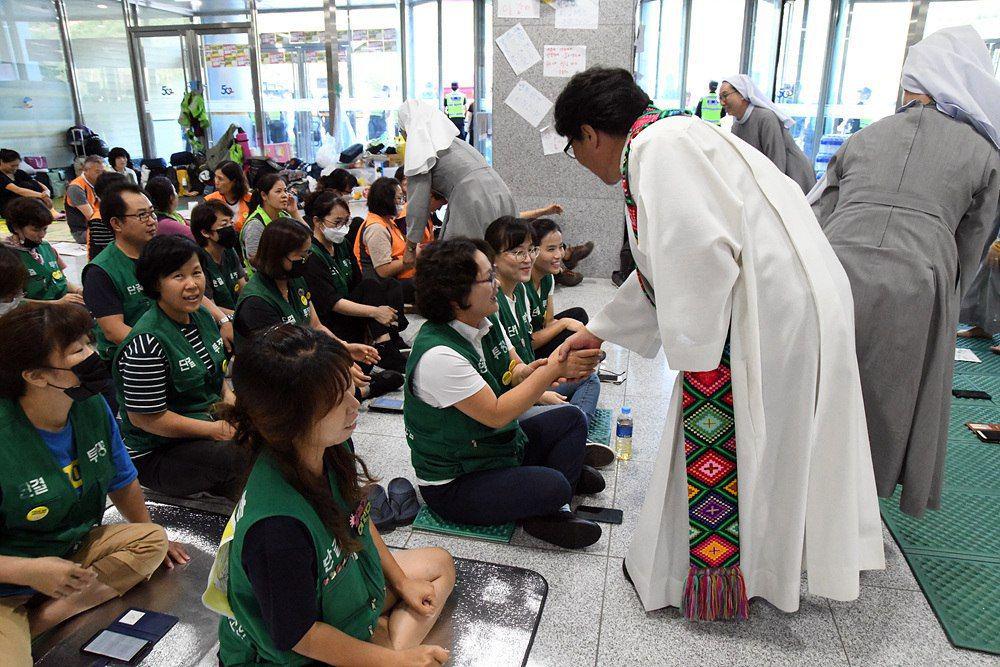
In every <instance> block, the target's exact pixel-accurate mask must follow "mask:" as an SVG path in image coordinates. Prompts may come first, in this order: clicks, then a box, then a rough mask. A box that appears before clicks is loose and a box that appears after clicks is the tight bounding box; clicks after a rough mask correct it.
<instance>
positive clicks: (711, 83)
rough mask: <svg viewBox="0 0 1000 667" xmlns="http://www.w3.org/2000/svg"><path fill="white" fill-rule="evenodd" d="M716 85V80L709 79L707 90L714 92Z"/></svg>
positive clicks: (717, 83) (717, 84)
mask: <svg viewBox="0 0 1000 667" xmlns="http://www.w3.org/2000/svg"><path fill="white" fill-rule="evenodd" d="M718 87H719V82H718V81H709V82H708V89H709V91H711V92H713V93H714V92H715V89H716V88H718Z"/></svg>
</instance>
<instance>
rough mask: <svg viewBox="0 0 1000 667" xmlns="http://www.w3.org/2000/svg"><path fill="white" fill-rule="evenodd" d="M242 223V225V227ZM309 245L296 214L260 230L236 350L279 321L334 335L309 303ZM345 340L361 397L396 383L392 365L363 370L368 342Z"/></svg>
mask: <svg viewBox="0 0 1000 667" xmlns="http://www.w3.org/2000/svg"><path fill="white" fill-rule="evenodd" d="M244 229H246V227H244ZM310 248H312V235H311V234H310V233H309V229H308V228H307V227H306V226H305V225H303V224H302V223H301V222H298V221H297V220H290V219H288V218H278V219H277V220H275V221H274V222H272V223H271V224H269V225H268V226H267V227H266V228H265V229H264V231H263V232H262V233H261V235H260V244H259V245H258V247H257V254H256V255H255V256H254V258H253V266H254V269H255V271H254V274H253V276H251V278H250V280H249V281H248V282H247V284H246V286H244V287H243V289H242V290H240V296H239V300H238V301H237V302H236V315H235V317H234V319H233V329H234V331H235V332H236V352H237V354H238V353H239V352H240V351H241V350H242V349H243V346H244V345H245V344H246V342H247V341H248V340H250V339H251V338H253V337H254V336H255V335H257V334H259V333H262V332H264V331H266V330H267V329H270V328H271V327H273V326H275V325H278V324H282V323H285V324H298V325H300V326H304V327H309V328H311V329H316V330H317V331H320V332H322V333H325V334H327V335H328V336H331V337H333V338H336V336H335V335H334V334H333V332H331V331H330V330H329V329H327V328H326V327H325V326H323V323H322V322H321V321H320V319H319V316H318V315H317V313H316V309H315V308H314V307H313V304H312V293H311V292H310V291H309V285H308V284H307V283H306V280H305V278H304V276H305V273H306V263H307V262H308V260H309V256H310V254H311V252H310ZM342 342H344V345H345V346H346V347H347V349H348V351H349V352H350V353H351V356H352V357H353V358H354V360H355V361H356V362H358V364H361V366H360V367H359V366H358V365H357V364H355V365H354V366H353V367H352V369H351V373H352V375H353V377H354V382H355V384H356V385H357V387H358V391H359V392H360V397H361V398H374V397H376V396H381V395H383V394H385V393H388V392H390V391H395V390H397V389H399V388H400V387H401V386H402V384H403V376H402V375H401V374H400V373H397V372H394V371H380V372H378V373H372V374H371V376H369V375H366V373H369V372H370V371H371V368H372V365H374V364H375V363H377V362H378V361H379V359H380V357H379V354H378V351H377V350H376V349H375V348H374V347H372V346H371V345H365V344H363V343H351V342H345V341H342Z"/></svg>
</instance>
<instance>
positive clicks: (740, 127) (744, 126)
mask: <svg viewBox="0 0 1000 667" xmlns="http://www.w3.org/2000/svg"><path fill="white" fill-rule="evenodd" d="M733 134H735V135H736V136H737V137H739V138H740V139H742V140H743V141H745V142H747V143H748V144H750V145H751V146H753V147H754V148H756V149H757V150H759V151H760V152H761V153H763V154H764V155H766V156H767V157H768V159H769V160H771V162H773V163H774V166H776V167H777V168H778V170H779V171H781V172H782V173H783V174H784V175H785V176H787V177H788V178H790V179H792V180H793V181H795V182H796V183H798V184H799V187H800V188H802V192H804V193H806V192H809V191H810V190H812V189H813V187H815V185H816V172H815V171H813V168H812V163H811V162H809V158H808V157H806V154H805V153H803V152H802V149H801V148H799V146H798V144H796V143H795V139H793V138H792V135H791V134H790V133H789V132H788V129H787V128H786V127H785V126H784V125H783V124H782V123H781V119H780V118H778V116H777V115H776V114H775V113H774V112H773V111H771V110H770V109H767V108H765V107H758V106H754V105H752V104H751V105H750V106H749V107H748V108H747V111H746V113H744V114H743V118H734V122H733Z"/></svg>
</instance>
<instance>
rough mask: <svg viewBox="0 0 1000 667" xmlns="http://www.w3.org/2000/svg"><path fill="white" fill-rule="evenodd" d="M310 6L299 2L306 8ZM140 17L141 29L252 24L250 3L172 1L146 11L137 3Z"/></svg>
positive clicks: (271, 0) (267, 0)
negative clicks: (146, 27) (149, 27)
mask: <svg viewBox="0 0 1000 667" xmlns="http://www.w3.org/2000/svg"><path fill="white" fill-rule="evenodd" d="M279 2H281V0H259V1H258V3H257V8H258V9H262V8H265V7H269V6H272V5H275V4H276V3H279ZM304 4H307V3H306V2H304V1H303V2H296V3H295V6H302V5H304ZM136 13H137V15H138V18H139V25H143V26H146V25H180V24H187V23H194V24H199V25H206V24H213V23H235V22H240V21H247V20H249V18H250V16H249V14H248V10H247V3H246V0H172V4H169V5H168V4H167V3H159V4H158V6H157V7H155V8H154V7H145V6H143V5H141V4H138V3H137V6H136Z"/></svg>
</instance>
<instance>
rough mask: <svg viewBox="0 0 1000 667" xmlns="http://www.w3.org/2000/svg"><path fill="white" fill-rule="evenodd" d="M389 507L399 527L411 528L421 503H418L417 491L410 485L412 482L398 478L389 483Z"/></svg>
mask: <svg viewBox="0 0 1000 667" xmlns="http://www.w3.org/2000/svg"><path fill="white" fill-rule="evenodd" d="M389 506H390V507H391V508H392V512H393V515H394V517H395V520H396V525H397V526H409V525H410V524H411V523H413V520H414V519H416V518H417V513H418V512H419V511H420V503H419V502H418V501H417V490H416V489H414V488H413V485H412V484H410V480H408V479H405V478H403V477H397V478H396V479H394V480H392V481H391V482H389Z"/></svg>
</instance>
